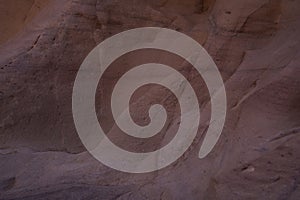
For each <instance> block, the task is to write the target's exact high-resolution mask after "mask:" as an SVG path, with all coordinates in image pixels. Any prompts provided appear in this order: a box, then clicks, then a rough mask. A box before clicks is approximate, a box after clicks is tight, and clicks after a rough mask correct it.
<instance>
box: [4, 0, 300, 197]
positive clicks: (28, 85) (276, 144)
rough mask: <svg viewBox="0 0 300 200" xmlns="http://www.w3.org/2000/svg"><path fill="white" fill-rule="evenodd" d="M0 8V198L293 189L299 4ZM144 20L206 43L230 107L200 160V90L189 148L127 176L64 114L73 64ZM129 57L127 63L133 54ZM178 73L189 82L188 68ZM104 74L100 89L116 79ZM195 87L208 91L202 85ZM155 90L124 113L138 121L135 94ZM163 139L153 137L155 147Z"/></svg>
mask: <svg viewBox="0 0 300 200" xmlns="http://www.w3.org/2000/svg"><path fill="white" fill-rule="evenodd" d="M0 5H1V6H0V11H1V19H0V22H1V35H0V38H1V39H0V45H1V46H0V110H1V112H0V157H1V159H0V172H1V173H0V199H295V200H296V199H299V198H300V167H299V166H300V156H299V155H300V136H299V134H300V103H299V102H300V90H299V88H300V79H299V77H300V40H299V35H300V15H299V12H300V2H299V1H296V0H268V1H267V0H244V1H237V0H215V1H213V0H200V1H199V0H186V1H180V0H157V1H150V0H144V1H140V0H123V1H120V0H69V1H67V0H47V1H42V0H26V1H25V0H24V1H18V0H12V1H4V0H2V1H0ZM145 26H157V27H167V28H171V29H174V30H177V31H180V32H182V33H185V34H187V35H189V36H190V37H192V38H194V39H195V40H196V41H198V42H199V43H200V44H202V45H203V46H204V48H205V49H206V50H207V51H208V53H209V54H210V55H211V56H212V58H213V59H214V61H215V62H216V64H217V66H218V67H219V70H220V72H221V74H222V77H223V79H224V82H225V87H226V91H227V98H228V112H227V118H226V123H225V127H224V130H223V133H222V136H221V138H220V140H219V142H218V143H217V145H216V146H215V148H214V150H213V151H212V152H211V153H210V154H209V155H208V156H207V157H206V158H204V159H199V158H198V152H199V148H200V146H201V142H202V139H203V136H204V134H205V130H206V128H207V126H208V125H207V119H209V117H210V115H209V114H207V113H209V112H208V111H209V110H210V108H209V107H210V106H209V103H208V101H209V98H208V95H207V94H203V95H201V94H200V96H202V98H201V97H200V98H201V101H200V102H201V109H202V110H203V111H202V112H203V114H202V113H201V114H202V115H201V117H202V118H203V123H201V126H200V128H199V132H198V135H197V137H196V139H195V141H194V143H193V145H192V146H191V148H190V149H189V150H188V151H187V152H186V153H185V154H184V155H183V156H182V157H181V158H180V159H179V160H178V161H176V162H175V163H174V164H172V165H170V166H168V167H167V168H164V169H162V170H160V171H157V172H153V173H146V174H127V173H122V172H118V171H116V170H113V169H110V168H108V167H106V166H104V165H102V164H101V163H99V162H98V161H97V160H95V159H94V158H93V157H92V156H91V155H90V154H89V153H87V152H86V150H85V148H84V147H83V145H82V144H81V142H80V140H79V137H78V135H77V133H76V130H75V126H74V123H73V118H72V107H71V106H72V103H71V102H72V99H71V95H72V87H73V83H74V80H75V76H76V73H77V71H78V69H79V67H80V65H81V63H82V61H83V60H84V58H85V57H86V56H87V54H88V53H89V52H90V51H91V50H92V49H93V48H94V47H95V46H96V45H97V44H99V43H100V42H101V41H103V40H104V39H106V38H108V37H109V36H112V35H114V34H116V33H119V32H121V31H125V30H128V29H131V28H136V27H145ZM2 29H3V31H2ZM141 57H143V56H141ZM160 59H163V58H162V57H161V58H160ZM126 62H128V63H134V57H131V58H129V59H128V60H127V61H126ZM126 62H125V61H124V63H126ZM124 63H122V61H121V64H124ZM121 69H122V68H121ZM118 70H119V69H118V68H117V69H116V71H118ZM114 72H115V71H113V72H112V73H114ZM186 73H187V76H188V77H189V78H190V81H191V82H193V81H194V82H195V83H197V82H198V80H197V75H196V74H194V73H193V72H186ZM111 75H112V74H109V73H108V75H107V80H106V81H111V82H107V83H106V84H107V85H108V86H111V85H112V82H113V81H115V80H116V78H117V77H113V76H111ZM198 79H199V77H198ZM198 87H199V89H201V91H206V88H205V85H204V84H203V83H201V84H199V85H198ZM104 92H105V91H99V93H98V94H97V95H98V98H100V99H101V97H102V96H103V95H104ZM153 93H155V91H151V90H150V93H147V92H146V91H145V90H141V91H140V92H139V93H137V94H136V95H137V97H136V98H137V99H138V100H137V101H136V102H137V103H138V105H139V107H138V108H137V109H136V110H133V111H134V112H139V114H137V115H136V116H133V118H136V120H137V121H139V123H143V122H145V121H143V119H141V117H140V116H142V115H145V113H146V111H147V108H148V104H149V102H148V103H145V102H144V101H143V99H139V97H141V96H142V97H143V96H147V94H148V95H149V94H153ZM204 93H205V92H204ZM206 93H207V91H206ZM155 94H157V93H155ZM100 101H101V100H99V103H100ZM97 102H98V100H97ZM143 102H144V103H143ZM162 103H164V104H166V105H169V104H172V103H174V102H173V100H172V99H171V100H170V101H169V102H168V101H167V102H166V101H165V100H163V102H162ZM175 104H176V103H175ZM171 107H172V106H171ZM139 108H140V109H139ZM97 109H98V115H101V113H102V112H103V110H101V109H100V108H99V107H98V108H97ZM172 109H175V110H176V109H177V108H176V105H175V106H173V107H172V108H171V110H172ZM145 120H146V121H147V119H145ZM172 122H173V121H172V120H171V121H170V122H169V123H171V124H172ZM107 123H108V124H109V123H111V121H110V120H109V119H108V121H107ZM172 128H173V126H172V125H171V128H170V131H169V132H171V133H172V130H173V129H172ZM168 137H169V136H166V137H162V138H157V139H156V140H155V142H156V143H157V142H158V146H160V145H162V144H163V143H164V142H166V141H165V140H168ZM112 138H113V139H117V138H118V136H114V135H113V136H112ZM124 141H125V143H124ZM124 141H123V143H124V144H123V145H124V146H125V145H127V146H128V142H127V140H125V139H124ZM121 142H122V141H121ZM160 142H161V143H160ZM129 144H130V145H131V143H129ZM142 144H143V142H142V143H137V144H136V145H137V146H138V147H136V149H135V150H141V145H142ZM143 148H148V149H150V148H152V146H151V145H149V144H148V146H147V145H146V146H143Z"/></svg>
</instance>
